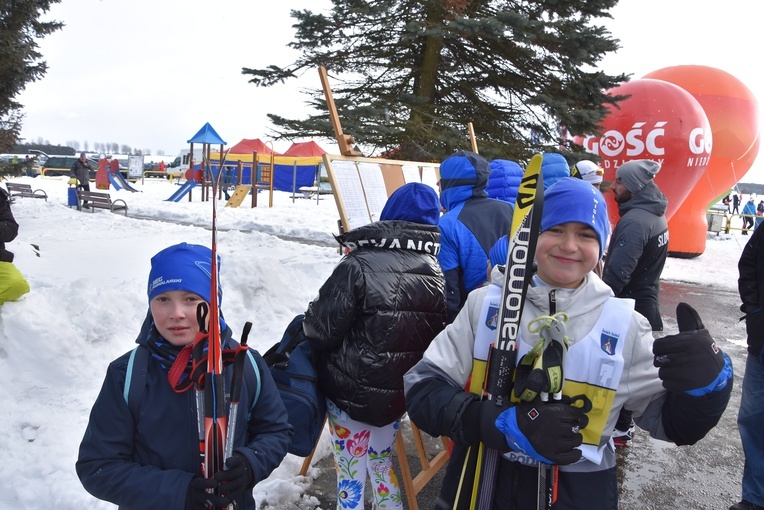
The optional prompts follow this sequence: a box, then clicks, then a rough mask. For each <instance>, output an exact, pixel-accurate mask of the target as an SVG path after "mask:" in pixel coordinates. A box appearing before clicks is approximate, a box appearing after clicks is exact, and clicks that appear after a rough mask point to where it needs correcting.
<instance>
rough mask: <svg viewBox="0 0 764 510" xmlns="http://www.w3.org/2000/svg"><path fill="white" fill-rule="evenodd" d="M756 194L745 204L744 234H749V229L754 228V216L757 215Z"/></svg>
mask: <svg viewBox="0 0 764 510" xmlns="http://www.w3.org/2000/svg"><path fill="white" fill-rule="evenodd" d="M755 202H756V195H755V194H753V195H751V196H750V197H749V198H748V202H746V203H745V205H744V206H743V235H744V236H747V235H748V231H749V230H753V218H754V217H755V216H756V204H755Z"/></svg>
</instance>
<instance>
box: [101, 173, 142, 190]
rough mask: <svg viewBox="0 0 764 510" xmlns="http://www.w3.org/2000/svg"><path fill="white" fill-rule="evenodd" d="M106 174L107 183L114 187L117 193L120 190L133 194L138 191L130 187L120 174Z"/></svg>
mask: <svg viewBox="0 0 764 510" xmlns="http://www.w3.org/2000/svg"><path fill="white" fill-rule="evenodd" d="M107 174H108V175H109V182H110V183H111V185H112V186H114V189H115V190H117V191H119V190H120V189H126V190H127V191H132V192H133V193H135V192H136V191H138V190H137V189H135V188H133V187H132V186H130V183H129V182H127V181H126V180H125V178H124V176H123V175H122V174H121V173H119V172H116V173H111V172H107Z"/></svg>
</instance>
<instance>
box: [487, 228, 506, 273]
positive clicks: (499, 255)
mask: <svg viewBox="0 0 764 510" xmlns="http://www.w3.org/2000/svg"><path fill="white" fill-rule="evenodd" d="M508 251H509V238H508V237H507V236H506V235H503V236H501V237H500V238H499V240H498V241H496V243H494V245H493V246H492V247H491V249H490V251H489V252H488V260H490V261H491V265H492V266H503V265H504V264H506V263H507V252H508Z"/></svg>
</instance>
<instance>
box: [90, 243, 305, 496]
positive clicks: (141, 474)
mask: <svg viewBox="0 0 764 510" xmlns="http://www.w3.org/2000/svg"><path fill="white" fill-rule="evenodd" d="M211 261H212V251H211V250H210V249H209V248H207V247H206V246H200V245H195V244H187V243H180V244H177V245H174V246H170V247H169V248H165V249H164V250H162V251H160V252H159V253H157V254H156V255H155V256H154V257H153V258H152V259H151V272H150V273H149V280H148V298H149V313H148V315H147V317H146V319H145V321H144V323H143V326H142V328H141V332H140V334H139V335H138V338H137V339H136V343H138V344H139V347H138V348H137V349H148V351H149V352H148V353H145V356H144V357H143V359H144V363H143V366H141V367H138V366H134V365H133V361H134V360H137V359H138V357H137V356H135V357H131V353H126V354H125V355H123V356H121V357H120V358H118V359H116V360H115V361H113V362H112V363H111V364H110V365H109V368H108V370H107V372H106V377H105V379H104V383H103V387H102V388H101V392H100V393H99V395H98V398H97V399H96V402H95V404H94V405H93V409H92V411H91V413H90V420H89V422H88V426H87V429H86V430H85V435H84V437H83V439H82V443H81V444H80V451H79V457H78V459H77V464H76V470H77V475H78V476H79V478H80V481H81V482H82V485H83V487H85V489H86V490H87V491H88V492H89V493H90V494H92V495H93V496H95V497H97V498H99V499H102V500H105V501H110V502H111V503H114V504H116V505H119V508H120V509H136V510H137V509H140V510H150V509H156V510H166V509H169V508H175V509H183V510H210V509H215V510H217V509H221V508H227V507H228V505H230V504H234V505H235V506H234V508H238V509H239V510H255V508H256V505H255V499H254V497H253V496H252V488H253V487H254V486H255V484H256V483H258V482H259V481H261V480H264V479H265V478H267V477H268V476H269V475H270V473H271V471H273V470H274V469H275V468H276V467H278V465H279V464H280V463H281V461H282V459H283V458H284V456H285V455H286V453H287V448H288V446H289V438H290V436H291V434H292V426H291V425H289V423H288V422H287V411H286V408H285V407H284V403H283V401H282V400H281V398H280V395H279V392H278V390H277V389H276V383H275V382H274V381H273V378H272V377H271V372H270V371H269V370H268V367H267V366H266V364H265V362H264V361H263V359H262V358H261V357H260V355H259V354H258V353H257V352H256V351H252V350H250V351H249V353H248V354H251V355H252V358H253V359H254V363H245V364H244V366H245V371H244V379H243V382H244V384H243V385H242V391H241V399H240V408H239V411H240V412H238V413H237V420H236V427H235V434H234V437H233V438H230V437H229V438H227V440H228V441H233V454H232V455H231V457H229V458H228V459H227V460H226V468H227V469H221V470H219V471H218V472H217V473H214V476H209V477H203V476H202V473H201V463H200V458H199V453H200V452H199V431H198V428H197V425H198V415H197V406H196V395H195V393H196V390H194V389H193V386H194V384H193V383H196V382H197V381H198V379H197V380H191V378H192V377H193V376H192V374H191V372H192V368H193V365H192V363H191V359H190V358H189V357H188V356H189V354H190V352H191V349H192V346H193V345H194V342H195V338H196V334H197V332H198V331H199V323H198V320H197V313H198V312H197V307H198V305H199V304H200V303H201V302H206V303H208V304H209V302H210V296H211V277H210V275H211V270H210V266H211ZM218 267H220V266H219V264H218ZM219 289H220V288H219ZM220 299H222V291H220V290H219V301H220ZM219 321H220V336H221V344H222V348H223V349H226V350H227V349H236V348H237V347H238V344H237V342H236V341H235V340H233V338H232V334H231V328H230V327H228V326H227V325H226V324H225V321H224V320H223V316H222V312H221V314H220V317H219ZM202 342H204V343H203V344H202V345H205V343H206V340H202ZM204 352H205V354H206V349H205V350H204ZM204 364H206V360H205V361H204ZM136 365H137V363H136ZM254 366H256V367H257V373H256V372H255V368H254ZM139 370H142V371H145V375H144V376H143V378H144V380H145V385H144V388H143V391H142V392H140V393H141V395H142V397H139V393H138V392H137V391H136V392H133V391H132V388H133V387H134V385H133V386H131V385H130V384H129V382H128V381H130V380H131V379H133V378H134V377H136V378H137V377H138V375H137V374H138V373H140V372H139ZM202 371H203V370H202ZM231 372H232V368H230V367H228V368H226V369H224V370H223V379H224V384H225V388H226V393H229V392H230V388H231V375H232V374H231ZM126 386H127V389H128V391H127V392H125V388H126ZM131 399H132V400H131ZM228 404H229V403H228V402H226V403H225V404H224V406H225V407H226V408H227V407H228ZM226 411H227V409H226ZM228 414H229V413H228V412H226V416H228ZM208 491H213V492H212V493H210V492H208Z"/></svg>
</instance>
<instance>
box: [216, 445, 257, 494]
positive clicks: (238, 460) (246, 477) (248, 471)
mask: <svg viewBox="0 0 764 510" xmlns="http://www.w3.org/2000/svg"><path fill="white" fill-rule="evenodd" d="M225 464H226V466H227V467H228V469H225V470H221V471H218V472H217V473H215V480H217V481H218V482H219V483H220V485H219V486H218V487H219V489H220V494H221V495H222V496H225V497H227V498H229V499H231V500H234V499H236V498H238V497H239V496H241V495H242V494H244V492H245V491H246V490H247V489H249V490H250V491H251V490H252V487H254V486H255V474H254V473H253V472H252V467H251V466H250V465H249V461H248V460H247V458H246V457H245V456H244V455H242V454H241V453H234V454H233V455H232V456H231V457H230V458H229V459H228V460H227V461H226V462H225Z"/></svg>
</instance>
